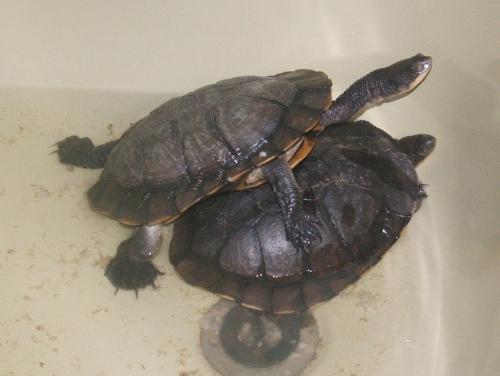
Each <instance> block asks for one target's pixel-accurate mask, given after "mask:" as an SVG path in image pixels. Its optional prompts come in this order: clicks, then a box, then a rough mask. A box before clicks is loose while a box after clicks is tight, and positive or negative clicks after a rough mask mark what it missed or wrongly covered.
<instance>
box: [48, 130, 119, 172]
mask: <svg viewBox="0 0 500 376" xmlns="http://www.w3.org/2000/svg"><path fill="white" fill-rule="evenodd" d="M117 143H118V140H115V141H110V142H107V143H105V144H102V145H99V146H95V145H94V144H93V143H92V141H91V140H90V138H88V137H84V138H81V137H78V136H70V137H67V138H65V139H64V140H62V141H59V142H58V143H56V145H57V150H56V152H57V155H58V156H59V160H60V161H61V163H65V164H69V165H73V166H78V167H83V168H103V167H104V165H105V164H106V161H107V159H108V155H109V153H110V152H111V150H112V149H113V147H114V146H115V145H116V144H117Z"/></svg>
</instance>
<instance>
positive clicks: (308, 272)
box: [169, 121, 436, 314]
mask: <svg viewBox="0 0 500 376" xmlns="http://www.w3.org/2000/svg"><path fill="white" fill-rule="evenodd" d="M435 143H436V140H435V138H434V137H433V136H430V135H426V134H418V135H413V136H409V137H404V138H402V139H399V140H396V139H393V138H392V137H391V136H390V135H388V134H387V133H386V132H384V131H383V130H381V129H379V128H377V127H375V126H373V125H372V124H370V123H369V122H366V121H357V122H355V123H341V124H338V125H336V126H335V127H330V128H327V129H326V130H325V131H324V132H323V133H322V134H321V135H320V136H319V137H318V141H317V144H316V147H315V149H314V150H313V151H312V153H311V154H310V155H309V156H308V157H307V158H306V159H305V160H304V161H303V163H301V164H300V165H299V166H298V167H297V168H296V169H295V170H294V173H295V176H296V179H297V183H298V186H299V188H300V191H301V193H302V197H303V203H302V204H303V206H304V210H306V212H307V213H308V214H309V215H311V216H312V217H313V218H314V219H315V224H316V226H317V230H318V232H319V234H320V237H319V238H318V239H317V240H315V241H314V242H313V243H311V244H310V245H309V246H308V247H306V248H304V249H301V248H299V247H296V246H295V245H294V244H293V243H291V242H290V241H289V240H287V238H286V231H285V224H284V222H283V216H281V215H280V213H281V211H280V207H279V204H278V203H277V202H276V199H275V197H274V195H273V192H272V188H271V187H270V186H268V185H264V186H260V187H257V188H255V189H252V190H247V191H244V192H231V193H225V194H221V195H219V196H215V197H213V198H211V199H208V200H206V201H205V202H202V203H200V204H199V205H197V206H196V207H194V208H193V209H192V210H191V211H190V212H188V213H187V214H186V215H184V216H183V217H182V218H181V219H179V220H178V221H177V222H176V223H175V225H174V231H173V236H172V241H171V244H170V250H169V256H170V261H171V263H172V264H173V265H174V267H175V270H176V271H177V272H178V274H179V275H180V276H181V277H182V278H183V279H184V280H185V281H186V282H188V283H189V284H192V285H195V286H199V287H202V288H205V289H207V290H209V291H211V292H214V293H216V294H218V295H219V296H221V297H223V298H227V299H230V300H234V301H235V302H237V303H239V304H240V305H242V306H244V307H246V308H249V309H252V310H257V311H263V312H268V313H273V314H288V313H296V312H302V311H305V310H308V309H310V308H313V307H314V306H316V305H317V304H319V303H321V302H324V301H326V300H328V299H330V298H332V297H334V296H335V295H336V294H338V293H339V292H340V291H341V290H342V289H344V288H345V287H346V286H348V285H350V284H351V283H353V282H354V281H356V280H357V279H358V278H359V277H360V276H361V275H362V274H363V273H364V272H365V271H366V270H367V269H368V268H370V267H371V266H373V265H374V264H375V263H377V262H378V261H379V260H380V259H381V257H382V255H383V254H384V253H385V252H386V251H387V250H388V249H389V247H390V246H391V245H392V244H393V243H394V242H395V241H396V240H397V239H398V238H399V236H400V234H401V231H402V230H403V228H404V227H405V226H406V225H407V224H408V222H409V221H410V219H411V217H412V215H413V214H414V213H415V212H416V211H417V209H418V208H419V207H420V204H421V202H422V200H423V199H424V198H425V197H427V195H426V192H425V186H424V185H423V184H422V183H421V182H420V180H419V178H418V176H417V173H416V170H415V166H416V165H418V164H419V163H420V162H421V161H422V160H423V159H424V158H425V157H427V155H429V154H430V153H431V151H432V150H433V149H434V146H435Z"/></svg>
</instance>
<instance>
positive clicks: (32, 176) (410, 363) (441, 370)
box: [0, 0, 500, 376]
mask: <svg viewBox="0 0 500 376" xmlns="http://www.w3.org/2000/svg"><path fill="white" fill-rule="evenodd" d="M0 8H1V12H0V51H1V52H0V166H1V168H0V213H1V214H0V299H1V303H2V307H1V308H0V328H1V329H0V333H1V336H0V374H1V375H6V376H7V375H16V376H24V375H33V374H37V375H75V376H77V375H103V376H108V375H109V376H114V375H121V376H128V375H134V376H135V375H169V376H170V375H175V376H181V375H184V376H187V375H189V376H212V375H216V373H215V371H213V370H212V369H211V368H210V366H209V365H208V363H207V362H206V361H205V359H204V357H203V354H202V353H201V350H200V347H199V325H198V322H199V320H200V318H201V316H202V315H203V314H204V313H205V312H206V311H207V310H208V309H209V308H210V307H211V306H212V305H213V304H214V303H215V302H216V301H217V298H215V297H214V296H212V295H210V294H209V293H206V292H204V291H201V290H198V289H195V288H192V287H190V286H188V285H186V284H184V283H183V282H182V281H181V280H180V279H179V278H178V277H177V276H176V275H175V274H174V273H173V271H172V268H171V266H170V265H169V264H168V260H167V257H166V244H167V242H168V240H169V234H170V229H167V230H166V231H165V234H166V235H167V236H166V237H165V241H164V251H163V252H162V253H161V255H160V256H159V257H158V258H157V259H156V264H157V265H159V266H161V267H162V269H163V270H165V272H166V275H165V276H163V277H161V278H160V279H159V281H158V284H159V289H158V290H152V289H146V290H145V291H144V292H141V294H140V296H139V299H137V300H136V299H135V298H134V295H133V293H127V292H120V293H119V294H118V295H116V296H114V295H113V288H112V287H111V285H110V284H109V283H108V281H107V279H106V278H105V277H104V275H103V267H104V265H105V264H106V262H107V261H108V260H109V257H110V256H112V255H113V254H114V252H115V249H116V246H117V244H118V243H119V242H120V241H121V240H123V239H124V238H125V237H127V236H128V233H129V230H128V229H126V228H124V227H122V226H120V225H118V224H117V223H116V222H114V221H112V220H110V219H107V218H105V217H103V216H100V215H98V214H96V213H94V212H92V211H91V210H90V209H89V207H88V205H87V203H86V200H85V198H84V193H85V191H86V189H87V188H88V187H89V186H90V185H91V184H92V182H93V181H94V180H95V179H96V178H97V176H98V173H99V172H98V171H95V170H94V171H90V170H80V169H69V168H65V167H64V166H62V165H60V164H59V163H58V161H57V160H56V157H55V156H54V155H49V152H50V151H51V150H52V149H51V145H52V144H53V143H54V142H56V141H58V140H61V139H62V138H64V137H66V136H68V135H71V134H79V135H87V136H89V137H91V138H93V139H94V141H96V142H97V143H100V142H104V141H107V140H110V139H112V138H113V137H117V136H118V135H120V134H121V133H122V132H123V131H124V130H125V129H126V128H127V127H128V125H129V123H131V122H134V121H136V120H137V119H139V118H141V117H142V116H144V115H145V114H147V113H148V111H149V110H151V109H153V108H154V107H156V106H157V105H158V104H160V103H162V102H163V101H165V100H166V99H168V98H170V97H172V96H174V95H178V94H181V93H184V92H186V91H188V90H191V89H194V88H196V87H198V86H201V85H204V84H208V83H212V82H214V81H216V80H219V79H221V78H226V77H231V76H236V75H243V74H259V75H266V74H273V73H276V72H279V71H284V70H290V69H296V68H301V67H307V68H313V69H318V70H323V71H325V72H327V73H328V74H329V75H330V76H331V77H333V80H334V90H335V92H336V93H340V92H341V91H342V90H343V89H345V88H346V87H347V85H348V84H349V83H351V82H352V81H354V80H355V79H357V78H358V77H359V76H360V75H362V74H364V73H366V72H368V71H369V70H371V69H373V68H376V67H379V66H384V65H387V64H390V63H392V62H393V61H395V60H398V59H400V58H403V57H407V56H411V55H413V54H415V53H417V52H423V53H425V54H429V55H432V56H433V58H434V67H433V71H432V72H431V74H430V76H429V77H428V79H427V80H426V81H425V82H424V83H423V84H422V85H421V86H420V87H419V88H418V89H417V90H416V91H415V92H414V93H412V94H411V95H409V96H408V97H406V98H404V99H402V100H399V101H397V102H393V103H390V104H387V105H384V106H382V107H378V108H374V109H371V110H370V111H368V112H366V113H365V115H364V116H363V118H365V119H367V120H370V121H372V122H373V123H374V124H376V125H378V126H379V127H382V128H383V129H385V130H387V131H388V132H390V133H391V134H392V135H394V136H396V137H400V136H406V135H410V134H414V133H429V134H433V135H434V136H435V137H436V138H437V139H438V145H437V148H436V150H435V152H434V154H433V155H432V156H431V157H429V159H428V161H426V162H425V163H424V164H423V165H422V166H421V167H419V169H418V170H419V173H420V176H421V178H422V180H423V181H424V182H425V183H428V184H429V188H428V193H429V198H428V199H427V200H426V201H425V203H424V205H423V207H422V209H421V210H420V212H418V213H417V214H416V215H415V217H414V218H413V220H412V222H411V223H410V225H409V226H408V227H407V229H406V231H405V232H404V234H403V236H402V238H401V239H400V240H399V241H398V242H397V244H396V245H395V246H394V247H393V248H392V249H391V250H390V251H389V252H388V254H387V255H386V256H385V258H384V259H383V260H382V262H380V264H379V265H377V266H376V267H375V268H373V269H372V270H371V271H370V272H368V273H367V274H366V275H365V277H364V278H362V279H361V280H360V281H359V282H358V283H356V284H355V285H353V286H352V287H350V288H348V289H347V290H346V291H345V292H343V293H342V294H341V295H340V296H339V297H337V298H335V299H333V300H332V301H330V302H329V303H326V304H324V305H322V306H321V307H319V308H318V309H316V310H315V311H314V315H315V317H316V319H317V321H318V323H319V327H320V333H321V338H322V341H321V345H320V348H319V349H318V353H317V356H316V359H315V360H314V362H313V363H312V364H311V365H310V367H309V368H308V369H307V370H306V372H305V374H306V375H311V376H312V375H315V376H326V375H335V376H337V375H339V376H341V375H345V376H348V375H358V376H361V375H384V376H387V375H394V376H396V375H412V376H430V375H432V376H471V375H481V376H495V375H498V374H500V350H499V349H500V346H499V344H500V240H499V239H500V236H499V235H500V231H499V229H500V227H499V224H498V213H499V210H500V205H499V188H500V184H499V183H500V181H499V180H500V179H499V171H500V165H499V162H498V160H499V157H498V150H499V144H500V140H499V139H500V133H499V130H498V127H499V120H500V116H499V110H498V108H499V101H498V95H499V82H500V53H499V51H500V50H499V48H498V41H499V40H500V29H499V26H498V20H499V19H500V12H499V6H498V2H496V1H470V0H469V1H457V0H445V1H425V0H419V1H412V2H405V1H398V0H383V1H380V0H379V1H356V2H353V1H308V2H304V1H260V0H259V1H252V2H247V1H211V2H208V1H188V2H184V1H179V2H173V1H168V2H165V1H149V2H146V3H145V4H140V3H139V2H132V1H129V2H124V1H116V0H115V1H106V2H104V3H103V2H101V1H87V2H82V3H81V4H77V3H76V2H67V1H44V2H38V1H5V0H4V1H2V2H1V7H0ZM110 124H112V126H111V125H110Z"/></svg>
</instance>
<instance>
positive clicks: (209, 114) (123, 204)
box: [89, 70, 332, 225]
mask: <svg viewBox="0 0 500 376" xmlns="http://www.w3.org/2000/svg"><path fill="white" fill-rule="evenodd" d="M331 85H332V82H331V81H330V79H329V78H328V77H327V76H326V75H325V74H324V73H322V72H316V71H312V70H298V71H294V72H287V73H281V74H278V75H275V76H271V77H256V76H246V77H237V78H233V79H228V80H223V81H220V82H217V83H216V84H213V85H209V86H205V87H202V88H200V89H198V90H195V91H193V92H191V93H188V94H186V95H184V96H182V97H178V98H174V99H171V100H169V101H168V102H166V103H164V104H163V105H161V106H160V107H158V108H157V109H155V110H154V111H152V112H151V113H150V114H149V115H148V116H147V117H145V118H144V119H142V120H140V121H138V122H137V123H136V124H135V125H134V126H133V127H132V128H131V129H130V130H128V131H127V132H126V133H125V134H124V136H123V137H122V138H121V140H120V142H119V143H118V144H117V145H116V146H115V147H114V148H113V150H112V151H111V153H110V155H109V157H108V160H107V163H106V165H105V167H104V171H103V173H102V175H101V177H100V179H99V181H98V182H97V183H96V184H95V185H94V186H93V187H92V188H91V189H90V191H89V198H90V202H91V205H92V207H93V208H94V209H96V210H98V211H101V212H104V213H106V214H109V215H111V216H113V217H114V218H117V219H119V220H120V221H122V222H124V223H127V224H133V225H141V224H155V223H160V222H170V221H171V220H172V219H174V218H175V217H177V216H178V215H179V214H180V213H182V212H183V211H185V210H186V209H187V208H188V207H190V206H191V205H193V204H194V203H195V202H197V201H198V200H200V199H201V198H203V197H204V196H206V195H210V194H212V193H214V192H216V191H218V190H219V189H221V188H222V187H224V186H226V185H228V184H231V183H233V182H235V181H237V180H238V179H240V178H241V177H242V176H243V175H245V174H246V173H247V172H249V171H250V170H252V169H255V168H256V167H258V166H261V165H263V164H265V163H267V162H268V161H270V160H272V159H274V158H276V157H277V156H278V155H281V154H283V153H285V152H286V151H287V150H289V149H290V148H293V147H294V146H296V145H297V144H298V143H299V142H300V141H301V138H302V136H303V135H304V134H305V133H307V132H308V131H309V130H310V129H311V128H313V127H314V126H315V125H316V124H317V123H318V121H319V118H320V117H321V115H322V114H323V113H324V112H325V110H327V108H328V107H329V106H330V105H331V102H332V99H331ZM297 146H298V145H297ZM307 147H308V148H310V145H307ZM296 151H297V150H294V152H296Z"/></svg>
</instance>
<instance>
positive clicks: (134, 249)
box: [105, 225, 163, 293]
mask: <svg viewBox="0 0 500 376" xmlns="http://www.w3.org/2000/svg"><path fill="white" fill-rule="evenodd" d="M161 237H162V236H161V225H153V226H141V227H138V228H137V229H136V230H135V232H134V234H133V235H132V236H131V237H130V238H128V239H127V240H125V241H123V242H121V243H120V245H119V247H118V251H117V252H116V255H115V257H113V258H112V259H111V261H110V262H109V264H108V266H107V267H106V273H105V274H106V277H108V279H109V280H110V281H111V283H112V284H113V285H114V286H115V287H116V289H117V291H118V289H124V290H135V291H136V293H137V291H138V289H140V288H144V287H146V286H148V285H151V286H153V287H156V286H155V284H154V281H155V279H156V277H157V276H158V275H160V274H163V273H162V272H160V271H159V270H158V269H157V268H156V267H155V266H154V265H153V263H152V262H151V259H152V258H153V257H154V256H155V255H156V254H157V253H158V251H159V249H160V245H161Z"/></svg>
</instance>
